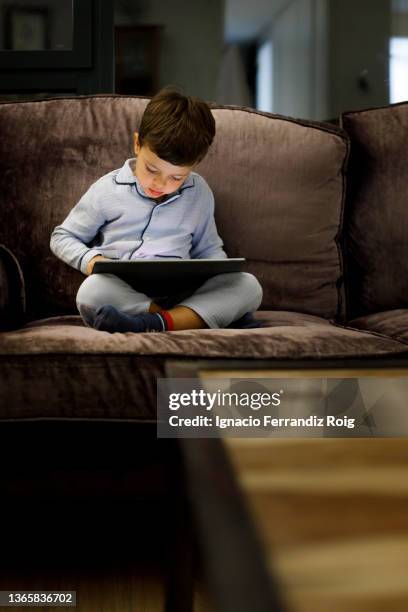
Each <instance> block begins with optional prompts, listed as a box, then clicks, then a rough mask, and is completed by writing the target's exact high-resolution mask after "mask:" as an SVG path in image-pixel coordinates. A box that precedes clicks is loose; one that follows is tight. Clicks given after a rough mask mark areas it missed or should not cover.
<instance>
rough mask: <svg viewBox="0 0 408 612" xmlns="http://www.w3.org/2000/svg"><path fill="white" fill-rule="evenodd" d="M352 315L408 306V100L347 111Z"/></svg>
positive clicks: (346, 238) (348, 265)
mask: <svg viewBox="0 0 408 612" xmlns="http://www.w3.org/2000/svg"><path fill="white" fill-rule="evenodd" d="M342 125H343V127H344V129H346V130H347V132H348V134H349V136H350V139H351V156H350V164H349V169H348V181H347V183H348V194H347V206H346V215H345V227H344V242H345V257H346V270H347V282H346V286H347V303H348V318H350V319H354V318H356V317H362V316H364V315H370V314H373V313H376V312H378V311H385V310H387V311H388V310H393V309H400V308H407V307H408V283H407V278H408V240H407V236H408V206H407V198H408V195H407V194H408V155H407V154H406V151H407V131H408V103H402V104H394V105H390V106H387V107H385V108H374V109H369V110H363V111H357V112H350V113H344V114H343V116H342Z"/></svg>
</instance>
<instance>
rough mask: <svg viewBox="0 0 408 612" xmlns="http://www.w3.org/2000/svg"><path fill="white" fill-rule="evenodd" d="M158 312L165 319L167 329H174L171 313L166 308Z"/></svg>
mask: <svg viewBox="0 0 408 612" xmlns="http://www.w3.org/2000/svg"><path fill="white" fill-rule="evenodd" d="M160 314H161V316H162V317H163V319H164V320H165V321H166V325H167V329H168V331H174V321H173V317H172V316H171V314H170V313H169V312H168V311H167V310H161V311H160Z"/></svg>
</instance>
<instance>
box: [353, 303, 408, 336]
mask: <svg viewBox="0 0 408 612" xmlns="http://www.w3.org/2000/svg"><path fill="white" fill-rule="evenodd" d="M348 325H349V326H350V327H353V328H355V329H361V330H363V331H373V332H376V333H379V334H383V335H384V336H388V337H389V338H393V339H394V340H398V341H399V342H405V343H406V344H408V309H407V308H399V309H398V310H386V311H383V312H376V313H374V314H371V315H365V316H363V317H358V318H357V319H352V320H351V321H350V322H349V323H348Z"/></svg>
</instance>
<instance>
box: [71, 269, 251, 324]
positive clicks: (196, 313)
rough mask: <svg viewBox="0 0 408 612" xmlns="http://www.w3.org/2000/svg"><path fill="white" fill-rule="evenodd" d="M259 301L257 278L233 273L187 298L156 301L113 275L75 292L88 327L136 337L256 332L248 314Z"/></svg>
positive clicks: (93, 277)
mask: <svg viewBox="0 0 408 612" xmlns="http://www.w3.org/2000/svg"><path fill="white" fill-rule="evenodd" d="M261 300H262V288H261V286H260V284H259V282H258V281H257V280H256V278H255V277H254V276H253V275H252V274H248V273H245V272H237V273H230V274H219V275H217V276H214V277H212V278H210V279H209V280H208V281H206V282H205V283H203V284H202V285H201V286H200V287H199V288H198V289H197V290H196V291H194V293H192V294H191V295H188V294H184V295H178V296H172V297H170V298H161V299H159V298H157V299H156V300H153V299H152V298H150V297H148V296H147V295H145V294H143V293H139V292H138V291H136V290H135V289H133V288H132V287H131V286H130V285H129V284H128V283H126V282H125V281H123V280H122V279H120V278H118V277H117V276H115V275H113V274H92V275H91V276H88V277H87V278H86V279H85V280H84V282H83V283H82V285H81V286H80V288H79V290H78V293H77V300H76V301H77V307H78V310H79V312H80V314H81V316H82V318H83V320H84V322H85V323H86V324H87V325H89V326H91V327H96V328H97V329H101V330H105V331H110V332H114V331H121V332H126V331H134V332H140V331H166V330H168V329H172V330H181V329H199V328H203V327H210V328H219V327H229V326H231V327H235V326H237V327H251V326H252V327H257V326H258V325H259V324H257V323H256V322H255V320H254V318H253V317H252V315H251V314H250V313H252V312H254V311H255V310H257V308H258V307H259V305H260V303H261ZM167 309H168V310H167ZM234 322H236V325H234Z"/></svg>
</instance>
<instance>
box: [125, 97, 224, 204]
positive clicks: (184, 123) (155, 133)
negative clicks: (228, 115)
mask: <svg viewBox="0 0 408 612" xmlns="http://www.w3.org/2000/svg"><path fill="white" fill-rule="evenodd" d="M214 136H215V121H214V117H213V116H212V114H211V111H210V109H209V107H208V105H207V104H206V103H205V102H203V101H202V100H200V99H199V98H195V97H191V96H184V95H183V94H181V93H179V92H178V91H176V90H174V89H169V88H166V89H163V90H162V91H160V92H159V93H158V94H157V95H156V96H154V98H152V99H151V100H150V102H149V104H148V105H147V107H146V110H145V112H144V114H143V117H142V121H141V124H140V128H139V132H135V135H134V147H135V153H136V155H137V161H136V168H135V174H136V176H137V178H138V180H139V181H140V183H141V185H142V187H143V189H144V190H145V191H146V192H147V193H148V195H149V196H150V197H154V198H160V197H162V196H164V195H167V194H170V193H173V192H174V191H177V189H179V187H180V186H181V185H182V184H183V182H184V181H185V180H186V179H187V177H188V175H189V173H190V172H191V171H192V170H193V169H194V167H195V166H196V165H197V164H198V163H199V162H200V161H201V160H202V159H203V158H204V157H205V155H206V153H207V151H208V148H209V146H210V145H211V143H212V141H213V139H214Z"/></svg>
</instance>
